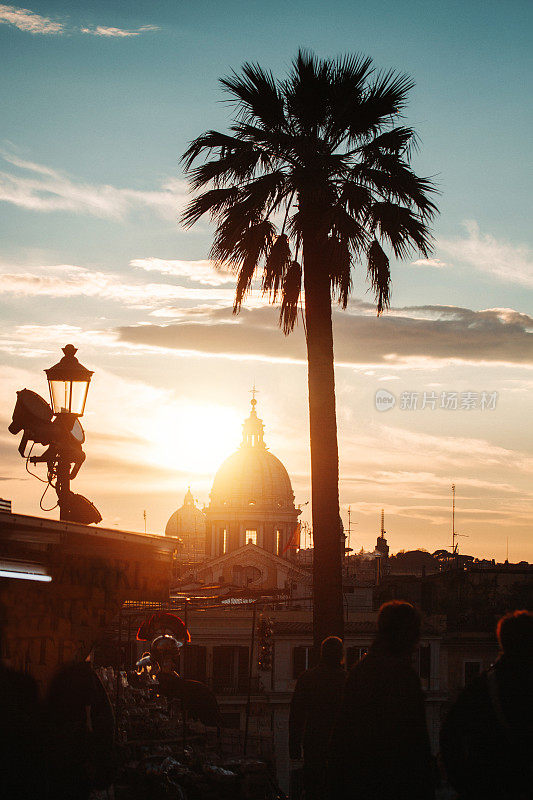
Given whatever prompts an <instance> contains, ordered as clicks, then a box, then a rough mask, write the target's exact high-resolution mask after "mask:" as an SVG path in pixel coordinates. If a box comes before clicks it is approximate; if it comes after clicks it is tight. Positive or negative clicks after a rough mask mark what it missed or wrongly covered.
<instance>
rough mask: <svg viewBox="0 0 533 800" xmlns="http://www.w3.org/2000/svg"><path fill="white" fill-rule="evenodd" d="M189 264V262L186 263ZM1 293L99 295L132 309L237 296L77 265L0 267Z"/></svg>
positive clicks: (210, 289)
mask: <svg viewBox="0 0 533 800" xmlns="http://www.w3.org/2000/svg"><path fill="white" fill-rule="evenodd" d="M184 263H185V262H184ZM0 275H1V279H2V280H1V283H0V294H4V295H6V294H11V295H18V296H22V297H55V298H65V297H97V298H100V299H102V300H112V301H115V302H117V303H120V304H121V305H123V306H126V307H129V308H138V309H147V310H152V309H154V308H157V307H159V306H162V305H168V304H169V303H172V302H179V301H185V302H188V303H199V302H202V301H208V302H211V303H217V302H218V303H223V304H224V305H227V304H228V303H229V302H231V300H232V298H233V290H232V289H223V288H215V287H207V286H199V287H195V286H180V285H177V284H170V283H146V282H141V281H140V282H138V283H133V282H129V283H128V282H127V281H123V280H122V279H121V278H120V277H119V276H117V275H116V274H112V273H109V272H103V271H101V270H91V269H87V268H85V267H79V266H76V265H74V264H56V265H53V266H46V267H44V266H43V267H32V268H31V269H29V270H28V269H25V268H14V269H13V268H10V267H9V266H7V267H3V268H2V267H1V266H0Z"/></svg>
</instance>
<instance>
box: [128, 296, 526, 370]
mask: <svg viewBox="0 0 533 800" xmlns="http://www.w3.org/2000/svg"><path fill="white" fill-rule="evenodd" d="M435 316H436V315H435V309H434V307H431V315H430V314H429V313H428V312H427V309H426V308H425V307H421V308H420V309H417V308H416V307H415V308H414V309H413V315H412V316H408V315H407V312H406V311H405V310H403V312H402V314H401V315H397V316H393V315H391V316H387V317H384V318H381V319H377V318H376V317H371V316H367V315H365V314H355V313H351V314H346V313H344V314H343V313H340V312H336V313H335V314H334V327H335V360H336V363H337V364H338V365H345V366H357V365H362V364H376V365H383V366H384V365H389V366H391V367H393V366H394V367H402V366H404V367H413V366H415V365H418V366H425V367H427V368H432V367H435V366H439V365H443V364H449V363H451V362H456V363H471V364H479V363H484V362H486V363H489V362H490V363H501V364H523V365H529V364H531V363H532V361H533V357H532V353H533V348H532V340H533V334H532V333H531V329H532V327H533V319H532V318H531V317H528V316H527V315H525V314H520V313H518V312H516V311H513V310H512V309H487V310H485V311H472V310H470V309H462V308H454V307H442V309H441V314H440V316H438V317H437V318H435ZM277 318H278V310H277V309H275V308H268V307H263V308H261V307H258V308H246V309H244V310H243V311H241V313H240V315H239V316H237V317H234V316H233V315H232V313H231V308H227V307H226V308H223V307H219V308H201V309H194V310H192V311H189V312H186V311H182V314H181V319H180V321H179V322H177V323H173V324H167V325H142V326H140V327H122V328H119V334H120V337H121V339H122V340H124V341H128V342H130V343H137V344H142V345H150V346H159V347H163V348H175V349H177V350H180V351H191V352H196V353H198V354H217V355H219V356H228V357H236V356H241V357H246V358H256V359H258V360H265V359H266V360H270V361H279V360H296V361H302V362H303V361H304V360H305V341H304V336H303V331H302V330H301V328H298V329H297V330H296V331H295V332H294V333H293V334H292V335H291V336H289V337H285V336H283V334H282V333H281V332H280V330H279V328H278V327H277ZM230 322H232V323H233V324H229V323H230Z"/></svg>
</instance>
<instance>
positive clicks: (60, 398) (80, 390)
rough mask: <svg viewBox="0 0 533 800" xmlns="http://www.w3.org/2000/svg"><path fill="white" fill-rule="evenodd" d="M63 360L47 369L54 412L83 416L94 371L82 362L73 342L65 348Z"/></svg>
mask: <svg viewBox="0 0 533 800" xmlns="http://www.w3.org/2000/svg"><path fill="white" fill-rule="evenodd" d="M63 352H64V354H65V355H64V356H63V358H62V359H61V361H58V363H57V364H54V366H53V367H50V369H45V370H44V371H45V373H46V378H47V380H48V386H49V389H50V400H51V402H52V410H53V412H54V414H72V415H73V416H75V417H82V416H83V412H84V411H85V402H86V400H87V392H88V391H89V383H90V382H91V378H92V376H93V372H91V370H90V369H87V368H86V367H84V366H83V364H80V362H79V361H78V359H77V358H76V353H77V350H76V348H75V347H74V345H73V344H67V345H66V346H65V347H64V348H63Z"/></svg>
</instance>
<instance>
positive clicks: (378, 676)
mask: <svg viewBox="0 0 533 800" xmlns="http://www.w3.org/2000/svg"><path fill="white" fill-rule="evenodd" d="M419 635H420V615H419V614H418V612H417V611H416V609H415V608H413V606H412V605H410V603H403V602H399V601H397V600H393V601H392V602H390V603H385V604H384V605H382V606H381V609H380V611H379V616H378V634H377V636H376V639H375V640H374V643H373V644H372V646H371V648H370V651H369V652H368V654H367V655H366V656H365V657H364V658H363V659H362V660H361V661H359V662H358V663H357V664H355V665H354V666H353V667H352V669H351V670H350V672H349V674H348V678H347V680H346V689H345V693H344V697H343V701H342V705H341V710H340V713H339V715H338V717H337V720H336V723H335V726H334V730H333V736H332V738H331V743H330V769H329V776H330V786H331V795H332V797H334V798H335V800H348V798H349V799H350V800H356V798H362V799H363V798H364V800H426V798H431V797H433V795H434V777H433V763H432V758H431V751H430V745H429V738H428V733H427V726H426V717H425V712H424V697H423V694H422V690H421V688H420V680H419V678H418V675H417V674H416V672H415V671H414V669H413V667H412V666H411V654H412V652H413V650H414V648H415V645H416V644H417V642H418V639H419Z"/></svg>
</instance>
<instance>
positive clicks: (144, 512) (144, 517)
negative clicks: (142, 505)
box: [143, 509, 146, 533]
mask: <svg viewBox="0 0 533 800" xmlns="http://www.w3.org/2000/svg"><path fill="white" fill-rule="evenodd" d="M143 519H144V532H145V533H146V509H144V511H143Z"/></svg>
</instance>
